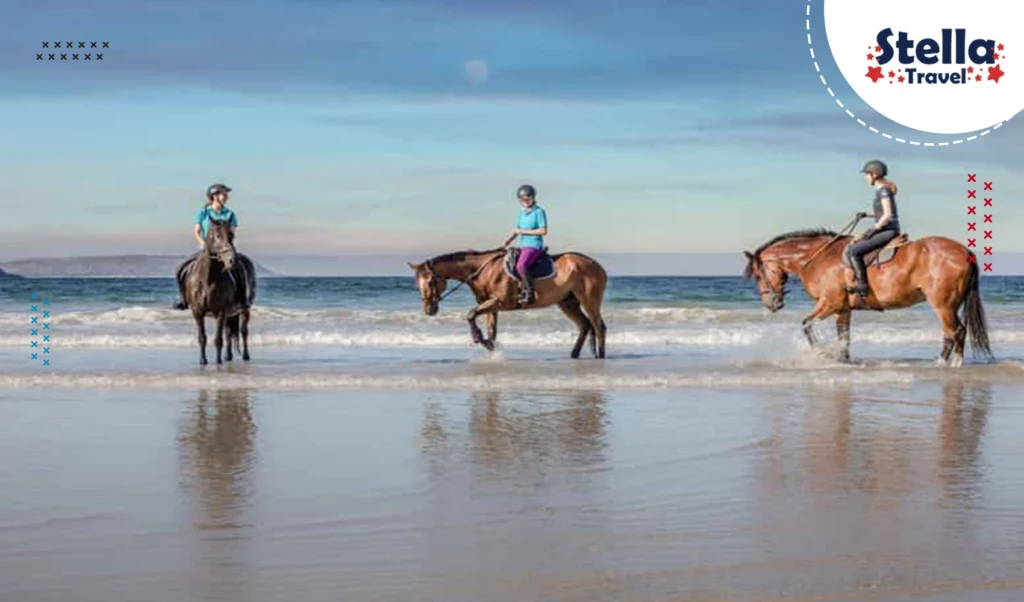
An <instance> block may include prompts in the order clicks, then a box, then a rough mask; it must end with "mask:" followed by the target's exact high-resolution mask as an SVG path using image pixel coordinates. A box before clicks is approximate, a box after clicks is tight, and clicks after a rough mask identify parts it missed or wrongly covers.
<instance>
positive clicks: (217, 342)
mask: <svg viewBox="0 0 1024 602" xmlns="http://www.w3.org/2000/svg"><path fill="white" fill-rule="evenodd" d="M225 320H226V318H225V317H224V314H223V313H222V314H219V315H218V316H217V334H215V335H214V337H213V346H214V347H216V348H217V363H218V364H220V363H222V362H221V357H220V355H221V351H222V350H223V347H224V321H225Z"/></svg>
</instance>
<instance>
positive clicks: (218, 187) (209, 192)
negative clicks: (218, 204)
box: [206, 184, 231, 198]
mask: <svg viewBox="0 0 1024 602" xmlns="http://www.w3.org/2000/svg"><path fill="white" fill-rule="evenodd" d="M218 192H231V189H230V188H228V187H227V185H225V184H214V185H212V186H210V187H209V188H207V189H206V198H210V197H212V196H213V195H215V194H217V193H218Z"/></svg>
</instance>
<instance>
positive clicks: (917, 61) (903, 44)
mask: <svg viewBox="0 0 1024 602" xmlns="http://www.w3.org/2000/svg"><path fill="white" fill-rule="evenodd" d="M893 35H895V34H893V31H892V28H891V27H887V28H885V29H883V30H882V31H880V32H878V35H877V36H876V38H875V44H874V45H873V46H868V53H867V59H868V72H867V74H865V77H867V78H868V79H870V80H871V81H872V82H873V83H876V84H877V83H878V82H880V81H883V80H887V81H888V82H889V83H890V84H894V83H896V84H909V85H921V84H926V85H928V84H932V85H934V84H940V85H945V84H953V85H967V84H969V83H979V82H994V83H996V84H998V83H999V79H1000V78H1002V77H1003V76H1004V75H1006V73H1005V72H1004V71H1003V69H1002V67H1001V66H1000V65H999V63H997V61H999V60H1000V59H1001V58H1002V57H1003V56H1004V51H1005V50H1006V46H1005V45H1003V44H997V43H996V41H995V40H989V39H984V38H978V39H975V40H972V41H971V42H970V43H968V42H967V30H966V29H943V30H942V35H941V40H936V39H934V38H923V39H921V40H917V41H915V40H914V39H912V38H911V37H910V36H909V34H907V32H905V31H901V32H899V35H898V36H897V39H896V42H895V44H893V42H892V38H893ZM894 61H895V62H894ZM898 65H901V66H898ZM986 70H987V73H986ZM886 71H888V73H887V72H886ZM986 75H987V77H986Z"/></svg>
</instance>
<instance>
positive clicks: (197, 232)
mask: <svg viewBox="0 0 1024 602" xmlns="http://www.w3.org/2000/svg"><path fill="white" fill-rule="evenodd" d="M202 232H203V227H202V226H200V225H199V224H196V229H195V237H196V242H198V243H199V246H203V245H204V244H206V241H204V240H203V235H202Z"/></svg>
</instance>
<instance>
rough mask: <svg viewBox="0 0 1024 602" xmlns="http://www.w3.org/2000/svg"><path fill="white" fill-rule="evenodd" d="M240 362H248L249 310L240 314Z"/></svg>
mask: <svg viewBox="0 0 1024 602" xmlns="http://www.w3.org/2000/svg"><path fill="white" fill-rule="evenodd" d="M241 330H242V360H244V361H246V362H247V361H249V310H248V309H247V310H245V311H243V312H242V328H241Z"/></svg>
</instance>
